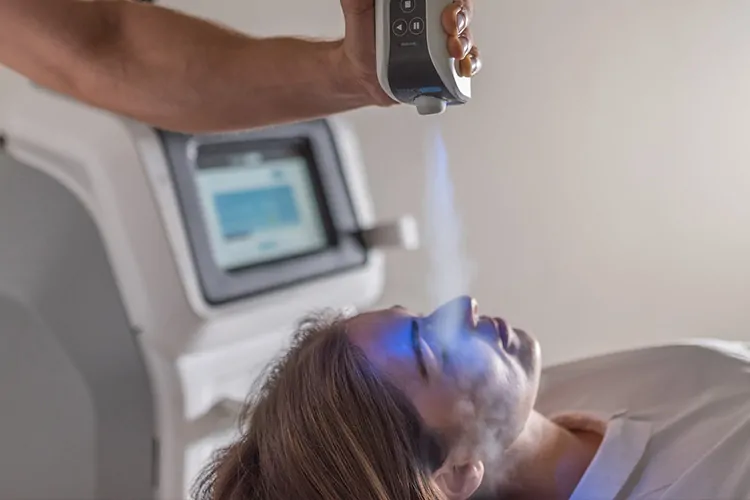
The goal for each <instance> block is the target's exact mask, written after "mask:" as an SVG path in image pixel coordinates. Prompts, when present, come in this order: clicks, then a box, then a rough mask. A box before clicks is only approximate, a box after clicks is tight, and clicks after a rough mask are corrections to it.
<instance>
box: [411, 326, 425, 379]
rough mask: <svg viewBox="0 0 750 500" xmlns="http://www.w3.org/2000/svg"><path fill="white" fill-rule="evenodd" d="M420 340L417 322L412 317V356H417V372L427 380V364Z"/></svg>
mask: <svg viewBox="0 0 750 500" xmlns="http://www.w3.org/2000/svg"><path fill="white" fill-rule="evenodd" d="M421 340H422V336H421V334H420V333H419V323H417V320H415V319H413V320H412V321H411V346H412V349H414V356H415V357H416V358H417V367H418V368H419V374H420V375H421V376H422V378H423V379H425V380H427V379H428V378H429V377H428V375H427V366H426V365H425V363H424V354H423V353H422V346H421V345H420V341H421Z"/></svg>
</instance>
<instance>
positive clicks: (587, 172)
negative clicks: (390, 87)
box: [0, 0, 750, 362]
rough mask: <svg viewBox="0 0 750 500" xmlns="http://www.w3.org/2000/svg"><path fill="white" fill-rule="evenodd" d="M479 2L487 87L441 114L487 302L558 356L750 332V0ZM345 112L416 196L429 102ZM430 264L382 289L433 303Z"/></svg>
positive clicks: (376, 185)
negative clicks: (421, 108)
mask: <svg viewBox="0 0 750 500" xmlns="http://www.w3.org/2000/svg"><path fill="white" fill-rule="evenodd" d="M478 3H479V5H478V8H479V13H480V17H479V18H478V19H477V21H476V37H477V40H478V41H479V42H481V46H482V48H483V51H484V55H485V60H486V68H485V71H484V72H483V74H482V75H481V78H478V79H477V81H476V84H475V100H474V101H473V102H472V103H471V104H469V105H468V106H466V107H465V108H463V109H456V110H451V111H450V112H449V113H448V114H446V115H444V116H442V117H440V118H438V120H437V121H438V122H439V123H441V125H442V127H443V130H444V132H445V133H446V135H447V141H448V146H449V150H450V154H451V158H452V160H453V163H452V171H453V175H454V177H455V180H456V190H457V197H458V202H459V204H460V209H461V211H462V214H463V216H464V219H465V221H466V227H465V233H466V236H467V240H468V241H467V244H468V248H469V251H470V253H471V256H472V257H473V258H474V260H475V263H476V265H477V269H478V272H477V278H476V280H475V282H474V286H473V292H474V294H475V295H476V296H477V297H478V298H479V299H480V304H482V306H483V308H484V309H485V311H489V312H491V313H493V314H503V315H505V316H507V317H508V318H509V319H510V320H511V321H512V322H515V323H517V324H518V325H519V326H524V327H527V328H528V329H530V330H532V331H534V332H536V333H537V335H538V336H539V337H540V338H541V339H542V341H543V343H544V346H545V353H546V359H547V361H548V362H551V361H559V360H562V359H566V358H570V357H574V356H579V355H585V354H590V353H594V352H601V351H606V350H610V349H614V348H619V347H627V346H633V345H639V344H644V343H651V342H659V341H663V340H667V339H674V338H680V337H685V336H722V337H731V338H744V339H747V340H750V305H748V304H750V145H748V144H750V142H749V141H748V139H747V134H748V133H749V132H750V64H748V54H750V52H748V47H750V31H749V30H747V19H748V16H749V15H750V3H748V2H715V1H711V0H703V1H693V0H661V1H654V0H651V1H624V0H619V1H617V2H614V1H609V0H605V1H602V0H588V1H581V0H566V1H565V2H560V1H557V0H536V1H508V0H505V1H501V0H491V1H482V0H479V1H478ZM167 4H168V5H175V6H178V7H180V8H185V9H187V10H190V11H193V12H197V13H202V14H206V15H210V16H212V17H215V18H217V19H220V20H222V21H227V22H230V21H231V23H232V24H233V25H234V26H237V27H239V28H241V29H243V30H247V31H251V32H254V33H257V34H275V33H300V34H307V35H326V36H335V35H337V34H338V33H339V32H340V31H341V29H342V25H341V21H340V18H339V12H338V3H337V1H336V0H275V1H273V2H261V1H257V0H211V1H208V0H174V1H173V2H167ZM2 82H3V78H2V75H1V74H0V95H1V94H2ZM0 99H1V97H0ZM350 118H351V120H352V121H353V123H354V124H355V125H356V127H357V129H358V131H359V133H360V135H361V138H362V142H363V147H364V152H365V155H366V160H367V162H368V165H369V176H370V181H371V183H372V187H373V190H374V197H375V200H376V205H377V211H378V214H379V215H380V216H381V217H384V218H387V217H392V216H396V215H398V214H400V213H402V212H404V211H409V212H415V213H417V214H419V213H421V208H422V191H423V188H422V186H423V184H424V176H425V168H426V167H425V165H424V162H423V152H422V151H421V148H422V145H423V143H424V140H423V134H424V132H425V130H426V126H427V124H429V123H433V122H435V121H436V120H432V119H426V118H421V117H418V116H416V115H415V113H414V112H413V110H411V109H399V110H389V111H379V110H368V111H362V112H357V113H353V114H352V115H351V117H350ZM395 124H399V127H395V126H394V125H395ZM424 262H425V259H424V255H423V254H413V255H397V256H394V257H393V259H392V260H391V267H390V270H389V280H388V288H387V293H386V296H385V298H384V303H388V304H390V303H393V302H398V303H402V304H405V305H407V304H408V305H410V306H413V307H414V308H415V309H417V310H421V309H424V308H427V307H428V306H430V304H429V302H428V299H427V294H426V291H425V275H426V272H427V269H426V268H425V265H424Z"/></svg>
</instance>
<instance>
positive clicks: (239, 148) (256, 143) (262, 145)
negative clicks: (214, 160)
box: [196, 137, 338, 273]
mask: <svg viewBox="0 0 750 500" xmlns="http://www.w3.org/2000/svg"><path fill="white" fill-rule="evenodd" d="M197 149H198V151H199V152H198V155H197V156H196V172H202V171H208V170H211V169H212V168H218V167H209V166H202V165H201V156H202V155H206V156H208V155H212V154H220V155H226V156H230V155H236V154H242V153H251V152H259V153H268V152H276V151H279V150H280V149H295V150H299V157H301V158H304V160H305V165H306V167H305V168H306V171H307V172H306V173H307V175H308V179H309V181H310V187H311V188H312V192H313V196H314V199H315V204H316V208H317V209H318V215H319V216H320V221H321V223H322V226H323V227H322V229H323V233H324V237H325V245H324V246H322V247H318V248H315V249H310V250H303V251H298V252H292V253H288V254H285V255H282V256H279V257H276V258H272V259H267V260H261V261H256V262H248V263H245V264H241V265H238V266H232V267H231V268H220V269H222V270H224V271H225V272H228V273H236V272H245V271H248V270H249V269H251V268H253V267H258V266H268V265H271V264H276V263H281V262H285V261H290V260H294V259H296V258H299V257H302V256H306V255H313V254H316V253H320V252H323V251H326V250H327V249H328V248H330V247H333V246H336V245H337V244H338V235H337V234H336V227H335V224H334V221H333V218H332V217H331V212H330V210H329V208H328V204H327V203H326V195H325V190H324V188H323V182H322V180H321V178H320V172H318V169H317V168H314V165H315V164H316V160H315V155H314V154H313V148H312V144H311V143H310V139H309V138H308V137H298V138H296V139H289V138H283V139H246V140H244V141H240V142H237V141H235V142H226V143H219V144H213V143H212V144H201V145H199V146H198V147H197ZM204 150H206V152H205V153H204V152H203V151H204ZM196 187H197V186H196ZM201 214H203V212H201ZM204 222H205V221H204Z"/></svg>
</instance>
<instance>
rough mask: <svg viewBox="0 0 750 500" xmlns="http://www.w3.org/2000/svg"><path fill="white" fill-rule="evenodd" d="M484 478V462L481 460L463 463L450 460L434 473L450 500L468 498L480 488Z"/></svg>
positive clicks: (436, 480) (434, 477)
mask: <svg viewBox="0 0 750 500" xmlns="http://www.w3.org/2000/svg"><path fill="white" fill-rule="evenodd" d="M483 478H484V463H482V462H481V461H479V460H474V461H469V462H463V463H456V462H451V461H450V460H448V461H446V463H445V464H443V466H442V467H441V468H440V469H438V470H437V471H436V472H435V474H434V475H433V479H434V481H435V484H437V486H438V488H440V491H442V492H443V494H444V495H445V496H446V498H447V499H448V500H466V499H467V498H469V497H470V496H471V495H473V494H474V492H476V491H477V490H478V489H479V486H480V485H481V484H482V479H483Z"/></svg>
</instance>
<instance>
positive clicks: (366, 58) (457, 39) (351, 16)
mask: <svg viewBox="0 0 750 500" xmlns="http://www.w3.org/2000/svg"><path fill="white" fill-rule="evenodd" d="M423 1H424V0H423ZM341 7H342V9H343V11H344V19H345V21H346V35H345V37H344V44H343V50H344V56H345V60H346V62H347V64H349V65H350V66H351V68H352V69H353V71H354V72H355V75H356V78H357V79H359V80H360V81H361V84H362V85H364V86H365V88H366V89H367V90H368V91H369V92H370V93H371V94H372V96H373V97H374V98H375V100H376V101H377V103H378V104H380V105H382V106H386V105H389V104H393V101H392V100H391V98H390V97H388V95H387V94H386V93H385V92H384V91H383V90H382V88H381V87H380V83H379V82H378V74H377V66H376V64H377V63H376V57H375V2H374V0H341ZM473 14H474V0H454V1H453V3H452V4H450V5H449V6H448V7H447V8H446V9H445V11H443V28H444V29H445V32H446V33H447V34H448V52H449V53H450V54H451V56H453V57H455V58H456V59H457V60H459V61H460V63H459V73H460V75H461V76H467V77H469V76H474V75H476V74H477V73H478V72H479V70H481V68H482V62H481V59H480V57H479V49H478V48H477V47H476V46H475V45H474V40H473V38H472V36H471V29H470V25H471V20H472V17H473Z"/></svg>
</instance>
